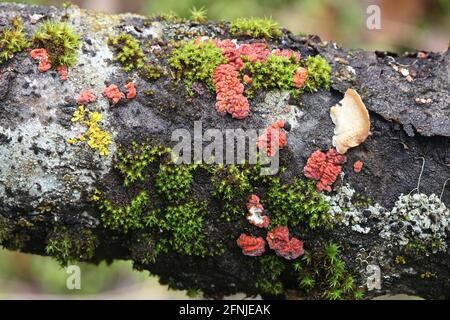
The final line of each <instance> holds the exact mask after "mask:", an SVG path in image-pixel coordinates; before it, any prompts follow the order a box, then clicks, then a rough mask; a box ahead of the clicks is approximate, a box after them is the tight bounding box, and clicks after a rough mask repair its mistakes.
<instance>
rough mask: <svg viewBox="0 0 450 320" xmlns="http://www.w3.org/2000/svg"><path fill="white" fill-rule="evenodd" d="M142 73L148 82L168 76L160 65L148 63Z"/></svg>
mask: <svg viewBox="0 0 450 320" xmlns="http://www.w3.org/2000/svg"><path fill="white" fill-rule="evenodd" d="M140 73H141V75H142V77H143V78H144V79H146V80H147V81H155V80H158V79H159V78H161V77H162V76H163V75H166V74H167V71H166V70H165V69H164V68H163V67H161V66H160V65H156V64H154V63H146V64H144V66H143V67H142V69H141V70H140Z"/></svg>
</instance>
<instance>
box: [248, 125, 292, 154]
mask: <svg viewBox="0 0 450 320" xmlns="http://www.w3.org/2000/svg"><path fill="white" fill-rule="evenodd" d="M284 124H285V122H284V120H277V121H275V122H274V123H273V124H272V125H271V126H270V127H267V128H266V129H265V130H264V133H263V134H262V135H260V136H259V137H258V140H257V141H256V144H257V146H258V148H259V149H260V150H266V152H267V156H269V157H272V156H274V155H275V154H276V153H277V151H278V150H279V149H283V148H284V146H285V145H286V144H287V136H286V132H285V131H284V130H283V127H284Z"/></svg>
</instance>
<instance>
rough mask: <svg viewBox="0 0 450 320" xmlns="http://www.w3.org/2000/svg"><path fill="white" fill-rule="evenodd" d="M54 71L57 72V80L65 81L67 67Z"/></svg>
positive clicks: (60, 67)
mask: <svg viewBox="0 0 450 320" xmlns="http://www.w3.org/2000/svg"><path fill="white" fill-rule="evenodd" d="M56 71H57V72H58V74H59V79H60V80H61V81H66V80H67V67H66V66H59V67H58V68H56Z"/></svg>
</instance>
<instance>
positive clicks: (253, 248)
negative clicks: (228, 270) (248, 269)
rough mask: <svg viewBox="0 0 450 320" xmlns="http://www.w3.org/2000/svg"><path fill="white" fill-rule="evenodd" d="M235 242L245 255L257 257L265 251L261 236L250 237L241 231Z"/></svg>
mask: <svg viewBox="0 0 450 320" xmlns="http://www.w3.org/2000/svg"><path fill="white" fill-rule="evenodd" d="M236 243H237V245H238V246H239V248H241V249H242V253H243V254H244V255H246V256H251V257H258V256H260V255H262V254H263V253H264V251H266V248H265V247H266V245H265V244H266V243H265V241H264V239H263V238H262V237H252V236H248V235H246V234H245V233H242V234H241V235H240V236H239V238H238V239H237V240H236Z"/></svg>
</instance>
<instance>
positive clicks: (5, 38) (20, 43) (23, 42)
mask: <svg viewBox="0 0 450 320" xmlns="http://www.w3.org/2000/svg"><path fill="white" fill-rule="evenodd" d="M11 25H12V27H11V28H5V29H2V30H0V64H2V63H5V62H7V61H8V60H9V59H11V58H12V57H14V54H15V53H18V52H21V51H22V50H24V49H26V48H28V45H29V43H28V41H27V39H26V38H25V33H24V32H23V22H22V19H21V18H20V17H15V18H13V19H12V20H11Z"/></svg>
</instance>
